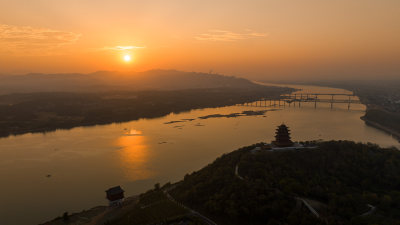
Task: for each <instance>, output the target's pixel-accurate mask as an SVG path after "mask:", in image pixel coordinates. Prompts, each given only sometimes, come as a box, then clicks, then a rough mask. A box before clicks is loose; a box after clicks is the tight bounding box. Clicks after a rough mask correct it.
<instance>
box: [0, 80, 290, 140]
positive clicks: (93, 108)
mask: <svg viewBox="0 0 400 225" xmlns="http://www.w3.org/2000/svg"><path fill="white" fill-rule="evenodd" d="M293 90H294V89H291V88H281V87H269V86H261V85H254V86H253V87H251V88H209V89H189V90H170V91H132V92H101V93H27V94H9V95H2V96H0V118H1V120H0V137H7V136H10V135H20V134H25V133H44V132H51V131H55V130H58V129H71V128H74V127H79V126H94V125H103V124H110V123H121V122H127V121H131V120H137V119H141V118H157V117H162V116H165V115H168V114H169V113H171V112H173V113H181V112H185V111H189V110H193V109H200V108H214V107H223V106H231V105H235V104H242V103H246V102H252V101H256V100H259V99H261V98H271V99H274V98H279V96H280V95H281V94H285V93H290V92H291V91H293ZM248 113H250V112H248ZM250 114H251V113H250ZM236 116H239V115H236Z"/></svg>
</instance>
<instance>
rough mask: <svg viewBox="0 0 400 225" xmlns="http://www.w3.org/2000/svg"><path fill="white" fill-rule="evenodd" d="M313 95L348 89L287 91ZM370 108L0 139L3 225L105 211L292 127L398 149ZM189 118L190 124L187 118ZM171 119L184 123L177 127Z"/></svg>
mask: <svg viewBox="0 0 400 225" xmlns="http://www.w3.org/2000/svg"><path fill="white" fill-rule="evenodd" d="M285 86H290V87H294V88H299V89H303V92H308V93H315V92H317V93H349V92H348V91H345V90H342V89H334V88H325V87H315V86H299V85H285ZM249 110H253V111H258V110H271V111H268V112H266V113H265V115H254V116H239V117H230V118H226V117H218V118H214V117H211V118H208V119H200V118H199V117H202V116H207V115H211V114H231V113H241V112H243V111H249ZM364 111H365V106H364V105H361V104H353V105H351V109H350V110H348V109H347V105H346V104H342V105H340V104H335V105H334V106H333V108H332V109H331V108H330V105H329V104H324V103H319V104H318V105H317V108H314V103H303V104H302V105H301V107H299V106H298V105H296V107H294V105H293V104H292V105H291V106H290V107H289V106H288V105H286V106H285V107H283V106H281V107H279V106H269V107H252V106H229V107H221V108H206V109H197V110H192V111H190V112H184V113H179V114H172V113H171V114H169V115H167V116H164V117H161V118H156V119H140V120H136V121H130V122H125V123H118V124H116V123H115V124H109V125H101V126H92V127H78V128H74V129H71V130H57V131H55V132H49V133H45V134H40V133H36V134H24V135H18V136H11V137H7V138H0V184H1V192H0V196H1V198H0V199H1V201H0V224H2V225H14V224H18V225H25V224H38V223H40V222H45V221H48V220H51V219H53V218H55V217H57V216H60V215H62V213H64V212H66V211H68V212H70V213H71V212H79V211H81V210H83V209H88V208H91V207H93V206H96V205H106V204H107V201H106V199H105V192H104V191H105V190H106V189H108V188H109V187H112V186H115V185H121V186H122V187H123V189H124V190H125V191H126V195H135V194H138V193H141V192H143V191H145V190H147V189H149V188H152V187H153V186H154V184H155V183H161V184H164V183H166V182H168V181H171V182H174V181H178V180H180V179H182V178H183V176H184V175H185V174H187V173H191V172H193V171H195V170H198V169H201V168H202V167H204V166H205V165H207V164H208V163H211V162H212V161H213V160H214V159H215V158H217V157H218V156H220V155H222V154H223V153H227V152H231V151H233V150H236V149H237V148H239V147H242V146H247V145H251V144H254V143H257V142H270V141H271V140H272V139H273V137H274V132H275V128H276V127H277V126H278V125H280V124H281V123H285V124H286V125H288V126H289V127H290V129H291V133H292V139H293V140H294V141H296V140H297V141H303V140H318V139H323V140H345V139H346V140H354V141H358V142H373V143H377V144H379V145H381V146H383V147H388V146H396V147H398V148H399V147H400V145H399V143H398V142H397V141H396V140H395V139H394V138H392V137H391V136H390V135H388V134H386V133H384V132H382V131H380V130H377V129H375V128H373V127H369V126H366V125H365V123H364V122H363V121H362V120H361V119H360V117H361V116H362V115H364ZM185 119H186V120H185ZM171 121H181V122H172V123H169V122H171Z"/></svg>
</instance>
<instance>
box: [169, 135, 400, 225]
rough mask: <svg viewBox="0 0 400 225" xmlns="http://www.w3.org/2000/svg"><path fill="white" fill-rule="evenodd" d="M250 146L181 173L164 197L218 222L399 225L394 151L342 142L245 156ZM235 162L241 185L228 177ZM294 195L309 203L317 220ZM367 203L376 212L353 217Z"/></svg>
mask: <svg viewBox="0 0 400 225" xmlns="http://www.w3.org/2000/svg"><path fill="white" fill-rule="evenodd" d="M253 148H254V146H250V147H247V148H242V149H240V150H238V151H234V152H232V153H230V154H227V155H224V156H222V157H220V158H218V159H217V160H216V161H215V162H214V163H212V164H210V165H208V166H207V167H205V168H203V169H202V170H200V171H198V172H195V173H193V174H190V175H187V176H185V179H184V180H183V181H182V182H180V183H179V185H178V186H177V188H176V189H174V190H173V191H172V194H173V195H174V196H175V197H176V198H177V199H179V200H180V201H182V202H184V203H185V204H188V205H190V206H192V207H193V208H196V209H198V210H199V211H201V212H204V213H205V214H207V215H209V216H211V217H212V218H214V219H216V220H218V221H220V224H326V223H328V224H398V223H400V192H399V190H400V152H398V150H393V149H381V148H379V147H378V146H377V145H373V144H360V143H354V142H350V141H330V142H323V143H320V144H319V146H318V148H317V149H304V150H297V151H296V150H293V151H281V152H277V151H274V152H268V151H265V152H260V153H251V151H249V150H250V149H253ZM236 165H239V174H240V175H241V176H242V177H244V178H245V180H241V179H239V178H238V177H236V176H235V172H234V171H235V167H236ZM296 197H301V198H306V199H312V200H313V202H314V203H315V205H317V207H316V208H317V210H318V212H319V213H320V214H321V217H322V218H321V219H318V218H316V217H315V216H313V215H312V214H311V213H310V212H309V211H308V210H306V209H305V207H304V206H303V207H302V206H299V205H301V204H299V202H298V201H296ZM367 204H371V205H373V206H375V207H376V211H375V212H374V213H372V214H371V215H367V216H361V215H362V214H364V213H365V212H367V211H368V210H370V208H369V207H368V206H367ZM382 218H384V219H382ZM379 221H385V222H384V223H381V222H379Z"/></svg>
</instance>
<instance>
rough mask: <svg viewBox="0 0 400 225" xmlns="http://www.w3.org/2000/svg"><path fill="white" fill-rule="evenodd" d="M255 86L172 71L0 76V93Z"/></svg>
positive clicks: (211, 76) (219, 77) (229, 77)
mask: <svg viewBox="0 0 400 225" xmlns="http://www.w3.org/2000/svg"><path fill="white" fill-rule="evenodd" d="M257 86H259V85H257V84H254V83H252V82H251V81H249V80H246V79H243V78H236V77H232V76H223V75H218V74H207V73H196V72H182V71H176V70H150V71H146V72H130V73H123V72H111V71H99V72H95V73H90V74H79V73H74V74H26V75H12V76H0V94H9V93H29V92H54V91H56V92H98V91H139V90H180V89H197V88H221V87H229V88H252V87H257Z"/></svg>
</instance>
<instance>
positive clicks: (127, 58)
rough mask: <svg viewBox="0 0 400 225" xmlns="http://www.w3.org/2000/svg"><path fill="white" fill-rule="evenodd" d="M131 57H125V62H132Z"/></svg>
mask: <svg viewBox="0 0 400 225" xmlns="http://www.w3.org/2000/svg"><path fill="white" fill-rule="evenodd" d="M131 59H132V58H131V56H130V55H124V61H125V62H129V61H131Z"/></svg>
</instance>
